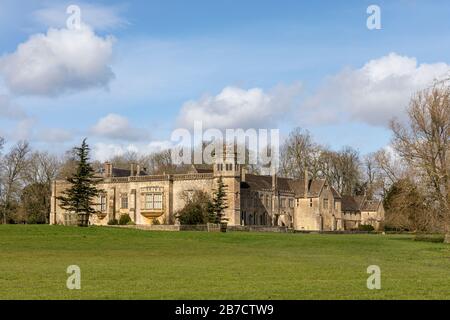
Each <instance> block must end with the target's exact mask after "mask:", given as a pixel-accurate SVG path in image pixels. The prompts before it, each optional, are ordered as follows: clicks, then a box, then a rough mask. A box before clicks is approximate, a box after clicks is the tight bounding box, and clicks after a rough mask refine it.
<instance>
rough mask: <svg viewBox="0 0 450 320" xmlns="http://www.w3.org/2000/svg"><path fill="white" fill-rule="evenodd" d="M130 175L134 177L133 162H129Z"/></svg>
mask: <svg viewBox="0 0 450 320" xmlns="http://www.w3.org/2000/svg"><path fill="white" fill-rule="evenodd" d="M130 177H134V163H131V164H130Z"/></svg>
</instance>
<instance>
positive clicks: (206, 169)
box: [189, 164, 213, 173]
mask: <svg viewBox="0 0 450 320" xmlns="http://www.w3.org/2000/svg"><path fill="white" fill-rule="evenodd" d="M189 172H190V173H212V172H213V166H212V165H210V164H193V165H192V167H191V168H190V170H189Z"/></svg>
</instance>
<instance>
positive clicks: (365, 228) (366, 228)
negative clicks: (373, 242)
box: [358, 224, 375, 231]
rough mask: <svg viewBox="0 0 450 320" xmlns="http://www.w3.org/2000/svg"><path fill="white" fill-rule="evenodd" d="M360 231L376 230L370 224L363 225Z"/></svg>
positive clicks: (359, 228)
mask: <svg viewBox="0 0 450 320" xmlns="http://www.w3.org/2000/svg"><path fill="white" fill-rule="evenodd" d="M358 230H359V231H373V230H375V228H374V227H373V226H371V225H370V224H361V225H360V226H359V227H358Z"/></svg>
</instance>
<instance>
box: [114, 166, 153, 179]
mask: <svg viewBox="0 0 450 320" xmlns="http://www.w3.org/2000/svg"><path fill="white" fill-rule="evenodd" d="M130 175H131V170H128V169H120V168H112V176H113V177H129V176H130ZM140 175H141V176H145V175H147V173H146V172H145V171H142V170H141V172H140Z"/></svg>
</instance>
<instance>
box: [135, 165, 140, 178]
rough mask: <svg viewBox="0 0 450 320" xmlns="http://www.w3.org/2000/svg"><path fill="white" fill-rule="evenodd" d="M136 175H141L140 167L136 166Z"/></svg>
mask: <svg viewBox="0 0 450 320" xmlns="http://www.w3.org/2000/svg"><path fill="white" fill-rule="evenodd" d="M136 175H137V176H140V175H141V166H140V165H138V164H137V165H136Z"/></svg>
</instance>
